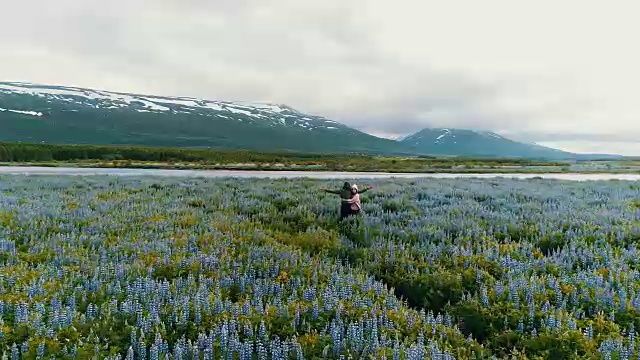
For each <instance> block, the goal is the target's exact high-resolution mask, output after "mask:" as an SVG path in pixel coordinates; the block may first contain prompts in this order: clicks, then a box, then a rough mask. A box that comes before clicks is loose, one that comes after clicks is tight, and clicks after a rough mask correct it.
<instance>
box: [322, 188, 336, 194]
mask: <svg viewBox="0 0 640 360" xmlns="http://www.w3.org/2000/svg"><path fill="white" fill-rule="evenodd" d="M320 190H322V191H324V192H328V193H329V194H336V195H340V190H330V189H327V188H320Z"/></svg>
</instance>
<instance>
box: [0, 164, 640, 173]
mask: <svg viewBox="0 0 640 360" xmlns="http://www.w3.org/2000/svg"><path fill="white" fill-rule="evenodd" d="M2 168H41V169H45V168H50V169H54V168H58V169H107V170H154V171H181V170H182V171H204V172H206V171H216V172H221V171H225V172H255V173H265V172H266V173H270V172H276V173H281V172H282V173H286V172H295V173H302V172H304V173H314V174H315V173H339V174H350V173H353V174H363V173H366V174H399V175H403V174H406V175H409V174H410V175H414V174H415V175H420V174H424V175H432V174H490V175H501V174H507V175H509V174H522V175H540V174H580V175H640V170H636V171H633V170H625V169H620V170H616V169H611V170H601V169H595V170H568V171H567V170H558V169H557V167H554V166H549V168H548V169H545V167H543V166H538V167H535V168H527V167H526V166H523V167H521V168H518V167H510V166H509V167H502V168H493V169H491V168H482V167H479V168H433V169H415V170H412V169H402V170H394V169H372V170H368V169H354V170H337V169H328V168H319V167H303V166H260V165H255V166H237V165H229V166H225V165H180V164H176V165H171V164H119V165H111V164H106V163H88V164H82V163H71V162H70V163H65V162H60V163H36V162H32V163H0V169H2Z"/></svg>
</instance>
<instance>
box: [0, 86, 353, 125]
mask: <svg viewBox="0 0 640 360" xmlns="http://www.w3.org/2000/svg"><path fill="white" fill-rule="evenodd" d="M3 94H4V95H30V96H37V97H39V98H41V99H42V100H44V101H46V102H47V103H49V104H51V107H50V108H47V107H45V108H40V109H39V111H25V110H16V109H2V110H0V111H9V112H15V113H21V114H25V115H32V116H43V112H42V111H47V110H49V111H51V110H55V107H57V106H59V105H60V104H65V105H67V106H70V107H75V106H84V107H91V108H94V109H103V110H112V109H128V110H131V111H134V112H139V113H174V114H179V113H181V114H191V115H202V116H210V117H219V118H227V119H228V118H232V117H237V115H243V117H242V118H238V120H239V121H246V120H247V118H248V119H249V120H254V121H260V122H261V123H263V124H264V123H266V124H269V125H270V126H278V125H285V126H294V127H295V126H297V127H300V128H303V129H305V130H313V129H315V128H323V129H338V128H346V126H344V125H342V124H339V123H337V122H335V121H332V120H328V119H325V118H323V117H319V116H310V115H305V114H302V113H300V112H298V111H296V110H294V109H292V108H290V107H288V106H286V105H279V104H268V103H243V102H227V101H211V100H202V99H195V98H189V97H163V96H153V95H136V94H127V93H118V92H111V91H102V90H92V89H82V88H75V87H62V86H47V85H36V84H28V83H15V82H14V83H0V96H1V95H3ZM60 110H61V111H64V109H60ZM75 110H77V109H75ZM68 111H74V109H69V110H68Z"/></svg>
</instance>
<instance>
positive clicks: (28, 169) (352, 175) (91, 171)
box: [0, 166, 640, 181]
mask: <svg viewBox="0 0 640 360" xmlns="http://www.w3.org/2000/svg"><path fill="white" fill-rule="evenodd" d="M0 175H67V176H89V175H112V176H168V177H190V178H195V177H204V178H224V177H235V178H289V179H293V178H311V179H381V178H439V179H451V178H500V177H503V178H516V179H530V178H544V179H558V180H575V181H587V180H629V181H640V174H572V173H562V174H558V173H555V174H554V173H547V174H517V173H499V174H498V173H493V174H486V173H485V174H473V173H459V174H457V173H423V174H420V173H384V172H326V171H255V170H164V169H122V168H120V169H114V168H74V167H39V166H0Z"/></svg>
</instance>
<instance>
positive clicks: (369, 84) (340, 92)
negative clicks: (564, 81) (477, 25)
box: [0, 0, 640, 139]
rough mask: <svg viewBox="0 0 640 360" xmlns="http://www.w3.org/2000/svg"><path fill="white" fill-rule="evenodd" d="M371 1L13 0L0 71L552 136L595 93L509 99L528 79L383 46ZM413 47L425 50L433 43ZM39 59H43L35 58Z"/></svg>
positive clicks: (381, 122) (2, 30)
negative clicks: (580, 97) (406, 55)
mask: <svg viewBox="0 0 640 360" xmlns="http://www.w3.org/2000/svg"><path fill="white" fill-rule="evenodd" d="M374 2H375V1H373V2H370V1H367V0H354V1H348V2H347V1H341V0H327V1H323V2H308V1H299V0H289V1H287V0H276V1H269V2H265V1H263V0H216V1H205V0H184V1H181V2H174V1H168V0H162V1H157V0H156V1H150V0H140V1H125V0H112V1H108V2H102V3H100V6H96V3H95V2H89V1H84V0H61V1H56V2H53V1H37V0H22V1H16V2H8V3H7V4H6V5H4V6H3V11H4V12H5V14H4V16H3V22H1V23H0V46H2V47H4V48H8V49H10V51H11V52H12V54H10V55H2V54H0V78H11V79H13V80H26V81H33V82H62V83H66V84H70V85H76V86H87V87H103V88H105V87H106V88H109V89H113V90H119V91H131V92H140V93H153V94H164V95H184V96H196V97H203V98H212V99H223V100H248V101H252V100H254V101H273V102H278V103H287V104H289V105H291V106H292V107H294V108H298V109H299V110H302V111H307V112H310V113H315V114H320V115H324V116H327V117H330V118H334V119H336V120H338V121H341V122H344V123H346V124H348V125H352V126H354V127H356V128H359V129H361V130H364V131H369V132H378V133H380V132H383V133H410V132H414V131H417V130H420V129H421V128H424V127H426V126H434V127H445V126H446V127H464V128H471V129H482V130H496V131H505V132H511V133H514V134H517V133H518V131H519V130H522V129H525V130H526V131H527V132H531V133H533V132H536V131H537V134H538V135H539V136H538V137H539V138H541V139H543V138H544V139H555V137H553V136H552V135H553V134H557V133H555V132H553V131H547V130H548V128H550V127H554V126H557V129H558V131H560V132H563V133H567V132H568V131H570V130H571V126H568V125H567V126H564V127H563V126H560V125H559V124H561V122H562V119H575V118H576V116H578V115H577V114H579V113H580V112H581V111H584V110H585V107H586V106H589V104H588V103H585V102H580V101H576V102H573V100H572V99H573V98H572V97H566V96H565V94H562V96H558V98H557V99H556V101H547V102H540V103H537V102H536V101H533V100H532V101H531V102H530V103H527V104H525V105H526V106H525V105H523V106H522V107H514V106H511V101H510V100H505V98H508V96H509V95H510V94H514V93H518V92H519V91H522V89H521V87H523V86H524V85H523V84H524V83H525V82H526V80H522V81H503V80H504V78H502V77H492V76H483V77H482V78H480V77H478V76H476V75H475V74H472V73H471V72H465V71H459V70H453V69H448V70H446V71H445V70H444V69H442V68H436V67H433V66H430V65H429V64H428V63H420V64H416V63H415V62H409V61H406V59H403V58H402V57H400V56H397V54H396V53H395V52H394V51H392V50H389V49H387V48H385V47H384V46H381V45H380V42H379V41H378V38H376V24H375V23H371V22H367V21H366V19H367V18H366V16H364V10H365V9H366V7H367V5H369V4H373V3H374ZM25 14H29V16H30V17H29V21H28V22H27V23H26V24H25V20H24V16H23V15H25ZM442 36H446V34H443V35H442ZM398 41H402V39H400V38H399V39H398ZM408 46H415V47H424V48H425V49H427V50H428V49H429V47H430V44H429V43H413V44H409V45H408ZM459 46H464V44H461V45H459ZM36 53H37V54H47V56H46V58H42V59H37V58H35V57H34V55H33V54H36ZM22 59H24V61H20V60H22ZM39 61H40V62H41V64H42V66H43V67H46V68H47V69H48V70H47V71H45V70H44V69H37V64H38V63H39ZM469 61H473V59H469ZM34 74H35V75H34ZM63 79H64V80H63ZM66 79H68V80H66ZM514 84H515V85H514ZM546 86H551V87H553V86H555V84H554V83H553V82H547V83H546ZM524 87H526V86H524ZM528 96H529V95H528V94H526V92H525V93H523V94H522V95H521V96H520V98H525V99H527V98H528ZM531 98H533V96H531ZM541 119H542V120H541ZM545 119H546V120H545ZM586 131H587V132H589V131H592V132H593V130H589V129H587V130H586ZM633 131H635V133H636V134H638V133H640V129H638V128H637V127H636V128H634V129H632V131H630V133H633ZM593 136H595V135H593ZM563 139H565V138H563Z"/></svg>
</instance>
